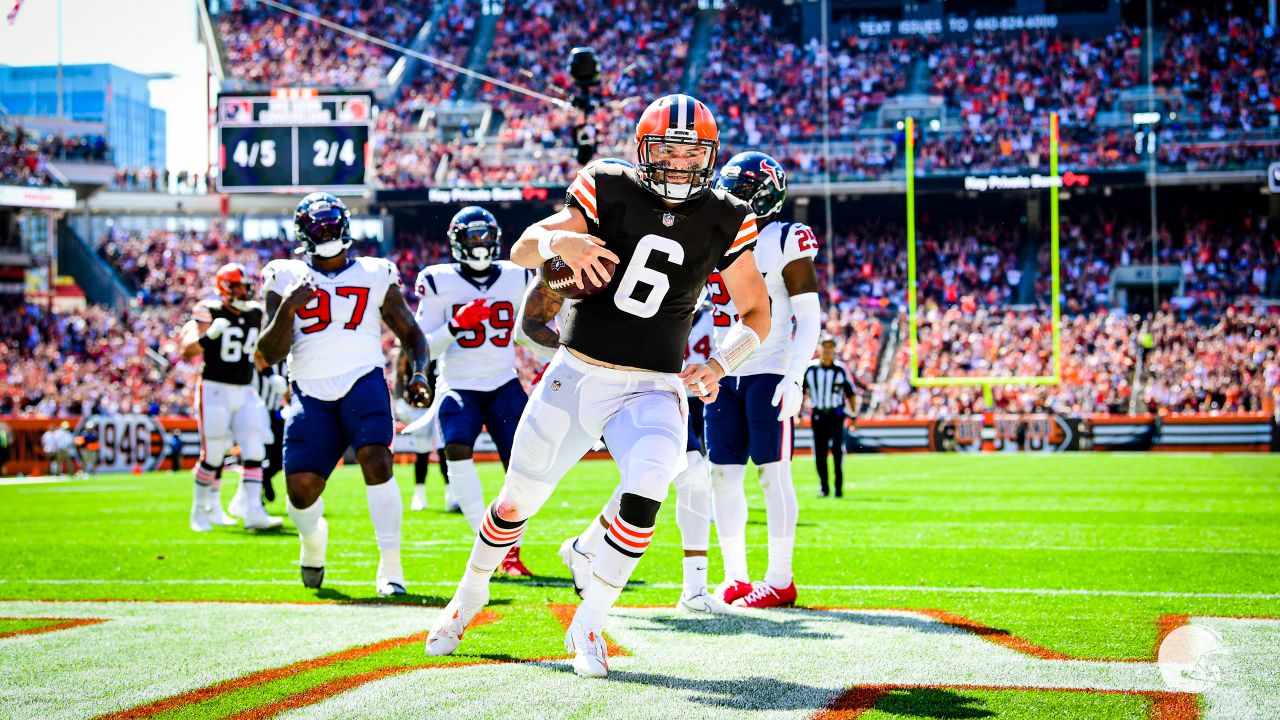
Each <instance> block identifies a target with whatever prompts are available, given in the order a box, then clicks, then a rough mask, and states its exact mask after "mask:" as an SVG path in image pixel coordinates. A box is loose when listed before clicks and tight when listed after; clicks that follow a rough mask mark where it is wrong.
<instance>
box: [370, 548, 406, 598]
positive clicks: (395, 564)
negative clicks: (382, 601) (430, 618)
mask: <svg viewBox="0 0 1280 720" xmlns="http://www.w3.org/2000/svg"><path fill="white" fill-rule="evenodd" d="M397 555H398V553H397ZM374 587H375V588H376V589H377V591H378V595H379V596H381V597H389V596H391V595H404V594H405V592H406V591H405V589H404V570H402V569H401V567H400V561H399V560H393V561H388V560H387V559H386V558H381V559H380V560H378V574H377V576H376V578H375V579H374Z"/></svg>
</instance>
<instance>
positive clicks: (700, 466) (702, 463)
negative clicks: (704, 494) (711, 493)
mask: <svg viewBox="0 0 1280 720" xmlns="http://www.w3.org/2000/svg"><path fill="white" fill-rule="evenodd" d="M685 457H686V458H687V460H688V464H689V466H688V467H687V468H686V469H685V471H684V472H682V473H680V474H679V475H677V476H676V479H675V483H674V484H675V486H676V489H677V490H680V491H685V490H689V491H692V492H698V491H700V490H704V491H705V490H710V489H711V474H710V473H709V472H708V470H707V459H706V458H704V457H703V456H702V453H700V452H697V451H695V450H690V451H689V452H687V453H685Z"/></svg>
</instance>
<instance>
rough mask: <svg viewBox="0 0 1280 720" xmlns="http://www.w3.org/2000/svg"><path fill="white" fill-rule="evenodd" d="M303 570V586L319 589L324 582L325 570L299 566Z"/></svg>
mask: <svg viewBox="0 0 1280 720" xmlns="http://www.w3.org/2000/svg"><path fill="white" fill-rule="evenodd" d="M299 567H301V568H302V586H303V587H309V588H318V587H320V584H321V583H323V582H324V568H322V567H307V566H306V565H301V566H299Z"/></svg>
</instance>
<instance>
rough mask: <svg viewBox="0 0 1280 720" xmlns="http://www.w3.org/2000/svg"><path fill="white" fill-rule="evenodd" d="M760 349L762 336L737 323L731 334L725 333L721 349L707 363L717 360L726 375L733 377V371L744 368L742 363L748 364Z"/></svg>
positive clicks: (731, 329) (730, 330)
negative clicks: (748, 359)
mask: <svg viewBox="0 0 1280 720" xmlns="http://www.w3.org/2000/svg"><path fill="white" fill-rule="evenodd" d="M758 347H760V336H759V335H757V334H756V331H755V330H752V329H751V328H749V327H747V326H746V325H743V324H742V323H741V322H736V323H734V324H733V327H731V328H729V332H727V333H725V336H724V340H723V341H722V342H721V343H720V347H719V348H718V349H717V350H716V351H715V352H714V353H712V354H711V357H710V358H708V360H707V361H708V362H710V361H711V360H715V361H716V363H718V364H719V365H720V367H721V368H723V369H724V374H725V375H732V374H733V371H734V370H737V369H738V368H740V367H742V363H744V362H746V361H747V358H749V357H751V353H753V352H755V351H756V348H758Z"/></svg>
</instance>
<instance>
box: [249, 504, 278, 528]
mask: <svg viewBox="0 0 1280 720" xmlns="http://www.w3.org/2000/svg"><path fill="white" fill-rule="evenodd" d="M241 517H243V518H244V529H245V530H275V529H276V528H279V527H281V526H283V525H284V518H279V517H276V516H275V515H268V514H267V511H266V510H265V509H263V507H262V506H261V505H259V506H258V507H251V506H249V507H246V508H245V511H244V513H243V514H242V515H241Z"/></svg>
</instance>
